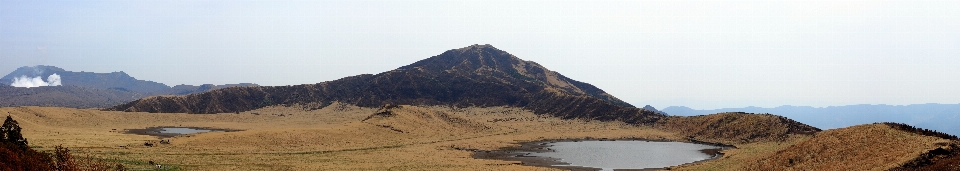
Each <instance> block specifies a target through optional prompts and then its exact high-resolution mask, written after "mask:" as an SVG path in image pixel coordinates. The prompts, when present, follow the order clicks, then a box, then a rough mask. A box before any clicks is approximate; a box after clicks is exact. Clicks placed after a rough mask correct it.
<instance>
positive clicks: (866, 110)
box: [662, 104, 960, 135]
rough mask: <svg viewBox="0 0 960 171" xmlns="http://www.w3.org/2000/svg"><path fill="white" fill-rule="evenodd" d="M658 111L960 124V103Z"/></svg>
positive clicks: (958, 129) (954, 130) (958, 131)
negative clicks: (766, 114) (768, 114)
mask: <svg viewBox="0 0 960 171" xmlns="http://www.w3.org/2000/svg"><path fill="white" fill-rule="evenodd" d="M662 111H663V112H665V113H669V114H671V115H680V116H693V115H706V114H714V113H723V112H748V113H770V114H776V115H781V116H786V117H789V118H792V119H794V120H797V121H799V122H802V123H806V124H810V125H812V126H815V127H819V128H823V129H833V128H841V127H848V126H853V125H859V124H868V123H874V122H899V123H906V124H909V125H914V126H917V127H921V128H926V129H933V130H937V131H940V132H945V133H949V134H953V135H960V124H958V123H960V104H913V105H882V104H881V105H867V104H862V105H849V106H830V107H809V106H780V107H775V108H761V107H746V108H724V109H715V110H695V109H691V108H688V107H684V106H670V107H667V108H664V109H663V110H662Z"/></svg>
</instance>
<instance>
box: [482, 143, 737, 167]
mask: <svg viewBox="0 0 960 171" xmlns="http://www.w3.org/2000/svg"><path fill="white" fill-rule="evenodd" d="M581 141H646V142H684V141H675V140H669V139H660V140H649V139H642V138H621V139H607V138H599V139H595V138H590V137H587V138H573V139H545V140H537V141H529V142H520V143H518V144H519V146H515V147H505V148H500V149H498V150H471V149H464V150H471V151H473V152H474V153H473V154H472V155H471V157H473V158H474V159H488V160H502V161H515V162H519V163H514V164H519V165H525V166H537V167H549V168H557V169H565V170H571V171H599V170H602V169H601V168H593V167H584V166H572V165H570V163H566V162H562V161H560V159H559V158H552V157H540V156H530V154H531V153H542V152H550V151H553V150H552V149H550V148H549V147H551V146H552V145H550V144H551V143H557V142H581ZM684 143H694V144H703V145H711V146H716V147H718V148H713V149H702V150H698V151H700V152H701V153H703V154H707V155H710V156H712V157H710V158H708V159H705V160H699V161H695V162H690V163H685V164H693V163H699V162H705V161H710V160H715V159H719V158H721V157H723V155H724V154H723V152H721V151H723V150H726V149H731V148H736V147H735V146H732V145H726V144H719V143H709V142H700V141H691V142H684ZM717 144H719V145H717ZM685 164H684V165H685ZM669 167H673V166H668V167H664V168H643V169H614V170H617V171H649V170H665V169H668V168H669Z"/></svg>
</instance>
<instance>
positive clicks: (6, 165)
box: [0, 116, 125, 171]
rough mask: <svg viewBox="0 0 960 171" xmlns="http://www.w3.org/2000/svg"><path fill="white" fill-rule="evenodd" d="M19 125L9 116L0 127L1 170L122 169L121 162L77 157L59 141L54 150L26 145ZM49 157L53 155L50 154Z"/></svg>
mask: <svg viewBox="0 0 960 171" xmlns="http://www.w3.org/2000/svg"><path fill="white" fill-rule="evenodd" d="M20 130H21V128H20V126H19V125H17V121H15V120H13V118H11V117H10V116H7V119H6V120H5V121H4V122H3V126H2V127H0V171H34V170H36V171H49V170H57V171H108V170H125V168H124V167H123V165H121V164H117V165H116V167H111V166H110V164H107V162H104V161H103V160H98V159H94V158H92V157H90V156H87V157H86V158H83V159H79V160H78V159H76V158H75V157H74V156H73V155H72V154H70V149H68V148H66V147H63V146H62V145H58V146H56V147H55V148H54V154H53V155H50V154H48V153H44V152H39V151H36V150H34V149H31V148H30V147H29V146H27V139H25V138H23V136H22V135H21V134H20ZM51 157H52V158H51Z"/></svg>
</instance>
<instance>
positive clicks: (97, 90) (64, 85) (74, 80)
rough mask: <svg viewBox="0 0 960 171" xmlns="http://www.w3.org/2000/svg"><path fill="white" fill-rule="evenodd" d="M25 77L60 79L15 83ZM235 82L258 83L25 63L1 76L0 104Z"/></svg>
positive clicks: (112, 98) (77, 104)
mask: <svg viewBox="0 0 960 171" xmlns="http://www.w3.org/2000/svg"><path fill="white" fill-rule="evenodd" d="M54 75H55V76H54ZM51 76H53V77H51ZM54 79H55V80H54ZM24 80H32V81H33V82H41V83H46V82H51V83H52V82H56V83H57V84H55V85H49V86H40V87H31V88H27V87H15V86H18V85H19V84H21V83H24V82H26V83H29V82H30V81H24ZM16 81H21V82H16ZM19 86H22V85H19ZM32 86H37V85H32ZM235 86H258V85H256V84H252V83H241V84H227V85H212V84H204V85H200V86H193V85H178V86H174V87H170V86H167V85H165V84H162V83H157V82H153V81H146V80H138V79H136V78H134V77H131V76H130V75H127V73H124V72H122V71H121V72H112V73H93V72H73V71H66V70H64V69H62V68H58V67H55V66H44V65H38V66H24V67H20V68H17V70H14V71H13V72H11V73H10V74H7V75H6V76H4V77H2V78H0V107H10V106H55V107H73V108H105V107H110V106H115V105H119V104H122V103H126V102H130V101H133V100H136V99H140V98H143V97H147V96H154V95H186V94H193V93H200V92H206V91H210V90H215V89H220V88H226V87H235Z"/></svg>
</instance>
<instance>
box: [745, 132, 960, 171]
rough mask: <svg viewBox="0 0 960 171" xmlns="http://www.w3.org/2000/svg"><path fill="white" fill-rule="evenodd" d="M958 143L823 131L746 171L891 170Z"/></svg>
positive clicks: (912, 135)
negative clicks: (932, 151)
mask: <svg viewBox="0 0 960 171" xmlns="http://www.w3.org/2000/svg"><path fill="white" fill-rule="evenodd" d="M956 143H957V142H956V141H955V140H951V139H946V138H942V137H938V136H928V135H924V134H922V133H917V132H915V131H907V130H904V129H900V128H898V127H895V126H891V124H867V125H857V126H852V127H847V128H840V129H834V130H828V131H823V132H820V133H817V134H816V135H814V136H813V137H812V138H810V139H808V140H806V141H802V142H799V143H797V144H794V145H792V146H790V147H787V148H785V149H783V150H780V151H777V152H776V153H773V154H772V155H770V156H768V157H764V158H763V159H760V160H758V161H755V162H752V164H751V165H750V166H748V167H747V168H745V169H746V170H889V169H893V168H897V167H900V166H902V165H905V164H907V163H909V162H911V161H914V160H915V159H917V158H919V157H921V156H922V155H924V154H926V153H929V152H931V150H935V149H943V148H951V147H950V146H951V145H953V146H954V148H955V144H956Z"/></svg>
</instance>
